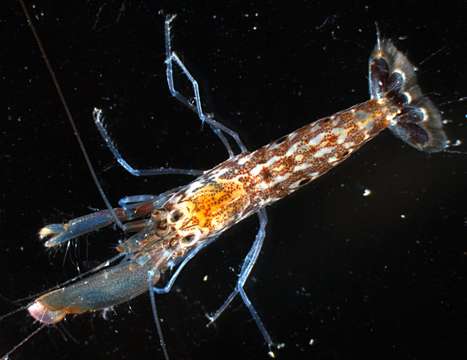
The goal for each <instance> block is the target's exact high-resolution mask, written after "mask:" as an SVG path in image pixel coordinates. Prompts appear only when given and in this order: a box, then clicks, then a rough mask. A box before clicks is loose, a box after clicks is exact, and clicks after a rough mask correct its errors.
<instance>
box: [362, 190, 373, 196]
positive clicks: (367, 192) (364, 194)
mask: <svg viewBox="0 0 467 360" xmlns="http://www.w3.org/2000/svg"><path fill="white" fill-rule="evenodd" d="M370 195H371V190H370V189H365V190H364V191H363V196H370Z"/></svg>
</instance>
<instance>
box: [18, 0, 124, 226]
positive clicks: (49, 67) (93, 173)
mask: <svg viewBox="0 0 467 360" xmlns="http://www.w3.org/2000/svg"><path fill="white" fill-rule="evenodd" d="M18 1H19V3H20V5H21V8H22V9H23V12H24V15H25V16H26V19H27V22H28V25H29V27H30V29H31V31H32V33H33V35H34V38H35V40H36V43H37V46H38V47H39V50H40V52H41V55H42V58H43V59H44V62H45V65H46V67H47V70H48V71H49V74H50V77H51V78H52V81H53V83H54V85H55V89H56V90H57V94H58V96H59V98H60V101H61V103H62V105H63V107H64V109H65V112H66V116H67V118H68V121H69V123H70V125H71V127H72V129H73V134H74V135H75V137H76V140H77V141H78V144H79V148H80V149H81V153H82V154H83V156H84V160H85V161H86V165H87V166H88V169H89V172H90V173H91V177H92V179H93V180H94V183H95V184H96V187H97V190H98V191H99V194H100V195H101V197H102V199H103V200H104V203H105V206H106V207H107V209H108V210H109V211H110V212H111V214H112V216H113V218H114V221H115V223H116V224H117V225H118V227H119V228H120V229H122V230H123V228H124V227H123V224H122V223H121V221H120V220H119V219H118V217H117V215H116V214H115V211H114V209H113V207H112V205H110V202H109V199H108V198H107V196H106V195H105V192H104V189H103V188H102V185H101V184H100V182H99V179H98V178H97V175H96V171H95V170H94V166H93V165H92V163H91V160H90V158H89V155H88V152H87V151H86V148H85V146H84V143H83V140H82V139H81V135H80V134H79V131H78V127H77V126H76V123H75V120H74V119H73V115H71V112H70V109H69V107H68V103H67V101H66V100H65V96H64V95H63V92H62V88H61V87H60V84H59V83H58V81H57V77H56V75H55V71H54V69H53V68H52V65H51V63H50V61H49V58H48V56H47V53H46V52H45V48H44V46H43V45H42V41H41V39H40V38H39V34H38V33H37V31H36V27H35V26H34V23H33V22H32V18H31V16H30V15H29V11H28V9H27V7H26V5H25V4H24V1H23V0H18Z"/></svg>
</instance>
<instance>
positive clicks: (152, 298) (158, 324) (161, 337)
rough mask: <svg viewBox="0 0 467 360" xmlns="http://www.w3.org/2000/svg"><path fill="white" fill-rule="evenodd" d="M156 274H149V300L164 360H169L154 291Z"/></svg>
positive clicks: (150, 272)
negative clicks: (153, 285)
mask: <svg viewBox="0 0 467 360" xmlns="http://www.w3.org/2000/svg"><path fill="white" fill-rule="evenodd" d="M154 276H155V273H154V272H152V271H149V272H148V287H149V299H150V301H151V309H152V315H153V317H154V323H155V324H156V330H157V335H158V336H159V343H160V345H161V349H162V353H163V354H164V359H165V360H169V359H170V358H169V353H168V351H167V345H166V344H165V340H164V334H163V332H162V327H161V322H160V320H159V314H158V313H157V307H156V296H155V295H154V292H153V291H152V284H153V279H154Z"/></svg>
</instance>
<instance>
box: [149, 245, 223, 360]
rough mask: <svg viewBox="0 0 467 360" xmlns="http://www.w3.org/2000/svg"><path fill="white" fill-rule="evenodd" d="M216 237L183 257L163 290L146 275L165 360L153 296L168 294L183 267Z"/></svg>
mask: <svg viewBox="0 0 467 360" xmlns="http://www.w3.org/2000/svg"><path fill="white" fill-rule="evenodd" d="M218 237H219V236H214V237H213V238H211V239H209V240H206V241H205V242H203V243H202V244H201V245H199V246H198V247H196V248H194V249H193V250H191V251H190V252H189V253H188V255H187V256H186V257H185V259H183V261H182V262H181V263H180V265H179V266H178V268H177V270H176V271H175V272H174V273H173V275H172V276H171V278H170V279H169V281H168V282H167V284H166V285H165V286H164V287H163V288H158V287H155V286H153V285H152V284H153V277H154V274H152V273H151V272H150V273H149V274H148V287H149V298H150V300H151V309H152V314H153V317H154V322H155V324H156V329H157V334H158V336H159V341H160V345H161V348H162V352H163V353H164V359H165V360H169V354H168V352H167V346H166V344H165V341H164V335H163V333H162V327H161V324H160V321H159V315H158V312H157V307H156V295H155V294H167V293H168V292H170V290H171V289H172V286H173V284H174V283H175V280H176V279H177V277H178V275H179V274H180V272H181V271H182V269H183V268H184V267H185V265H186V264H187V263H188V262H189V261H190V260H191V259H193V257H195V255H196V254H198V252H200V250H201V249H204V248H205V247H206V246H208V245H209V244H210V243H212V242H213V241H215V240H216V239H217V238H218Z"/></svg>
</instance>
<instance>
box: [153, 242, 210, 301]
mask: <svg viewBox="0 0 467 360" xmlns="http://www.w3.org/2000/svg"><path fill="white" fill-rule="evenodd" d="M218 237H219V235H216V236H214V237H213V238H211V239H209V240H206V241H204V242H203V243H202V244H201V245H199V246H197V247H196V248H194V249H193V250H191V251H190V252H189V253H188V255H187V256H186V257H185V259H183V261H182V262H181V263H180V265H179V266H178V268H177V270H175V272H174V273H173V274H172V276H171V277H170V279H169V281H168V282H167V284H166V285H165V286H164V287H163V288H158V287H155V286H153V287H152V288H151V289H152V291H154V292H155V293H156V294H167V293H168V292H170V290H171V289H172V286H173V284H174V283H175V280H176V279H177V277H178V275H179V274H180V272H181V271H182V269H183V268H184V267H185V265H186V264H187V263H188V262H189V261H190V260H191V259H193V258H194V257H195V256H196V254H198V253H199V252H200V251H201V249H204V248H205V247H206V246H208V245H209V244H211V243H212V242H213V241H215V240H217V238H218Z"/></svg>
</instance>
